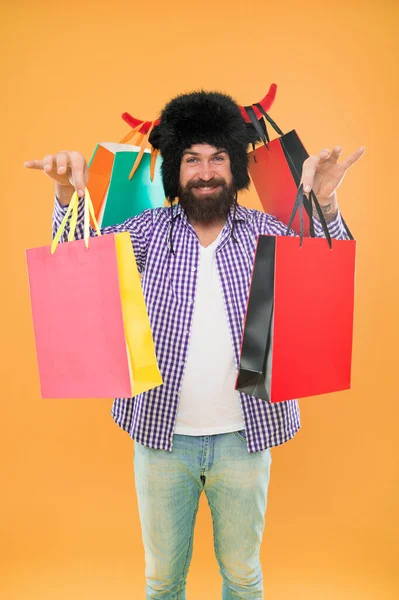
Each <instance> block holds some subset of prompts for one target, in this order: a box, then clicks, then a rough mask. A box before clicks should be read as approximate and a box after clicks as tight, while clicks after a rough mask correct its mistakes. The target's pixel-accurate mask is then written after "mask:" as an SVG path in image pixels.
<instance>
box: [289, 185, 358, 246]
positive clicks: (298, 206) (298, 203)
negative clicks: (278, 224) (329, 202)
mask: <svg viewBox="0 0 399 600" xmlns="http://www.w3.org/2000/svg"><path fill="white" fill-rule="evenodd" d="M304 197H306V196H305V194H304V192H303V183H301V185H300V186H299V188H298V192H297V195H296V198H295V203H294V208H293V209H292V213H291V216H290V218H289V221H288V225H287V231H286V232H285V235H289V232H290V229H291V226H292V222H293V220H294V218H295V215H296V213H297V211H298V210H299V246H300V247H302V242H303V208H304V204H303V200H304ZM309 201H310V206H311V207H312V201H313V202H314V205H315V207H316V210H317V214H318V216H319V219H320V223H321V226H322V228H323V232H324V235H325V236H326V239H327V242H328V245H329V246H330V249H331V250H332V240H331V235H330V232H329V230H328V226H327V222H326V219H325V217H324V215H323V211H322V210H321V207H320V204H319V201H318V200H317V197H316V194H315V193H314V191H313V190H311V191H310V193H309ZM308 217H309V222H310V237H313V238H314V237H316V233H315V230H314V224H313V218H312V213H311V214H310V215H309V214H308ZM352 239H353V238H352Z"/></svg>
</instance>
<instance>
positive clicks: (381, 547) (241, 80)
mask: <svg viewBox="0 0 399 600" xmlns="http://www.w3.org/2000/svg"><path fill="white" fill-rule="evenodd" d="M0 23H1V35H0V45H1V58H0V61H1V73H2V82H1V95H0V102H1V108H2V110H1V121H2V125H1V171H2V176H1V185H2V190H1V194H0V197H1V217H2V221H1V223H2V225H1V244H2V248H1V275H2V285H1V289H2V294H1V300H0V302H1V304H0V307H1V323H0V324H1V361H0V363H1V384H2V389H1V433H0V440H1V480H0V485H1V493H0V520H1V525H0V526H1V531H0V551H1V558H0V564H1V577H0V596H1V598H4V599H5V600H11V599H18V600H28V599H29V600H36V599H40V600H42V599H47V598H49V599H50V598H51V600H65V599H67V598H68V599H71V598H77V599H79V600H80V599H82V600H94V599H95V600H114V599H115V598H117V599H118V600H128V599H130V600H131V599H132V598H133V599H138V600H140V599H142V598H144V592H143V589H144V559H143V549H142V544H141V538H140V526H139V520H138V514H137V505H136V498H135V490H134V483H133V473H132V443H131V440H130V439H129V437H128V436H127V434H125V433H123V432H121V431H120V430H119V429H118V428H117V427H116V426H115V425H114V424H113V421H112V419H111V417H110V416H109V410H110V407H111V401H107V400H105V401H104V400H79V401H78V400H57V401H55V400H54V401H52V400H42V399H41V398H40V392H39V381H38V373H37V366H36V358H35V349H34V339H33V330H32V322H31V315H30V305H29V296H28V284H27V275H26V268H25V256H24V250H25V248H28V247H34V246H39V245H44V244H47V243H49V241H50V236H51V229H50V224H51V212H52V194H53V187H52V184H51V182H50V180H49V179H48V178H47V177H46V176H45V175H44V174H42V173H39V172H31V171H28V170H26V169H24V167H23V161H24V160H27V159H31V158H41V157H43V156H44V155H45V154H46V153H49V152H50V153H55V152H57V151H59V150H61V149H76V150H79V151H81V152H82V153H84V154H85V156H86V157H87V158H89V157H90V155H91V152H92V151H93V149H94V147H95V144H96V143H97V142H99V141H118V140H119V139H121V138H122V137H123V136H124V135H125V134H126V133H127V131H128V126H127V125H126V124H125V123H124V122H123V121H122V120H121V118H120V115H121V113H122V112H124V111H129V112H130V113H131V114H133V115H135V116H137V117H141V118H146V119H150V118H152V117H154V116H156V115H157V113H158V111H159V110H160V109H161V107H162V106H163V105H164V103H165V102H166V101H167V100H168V99H170V98H171V97H172V96H173V95H175V94H176V93H179V92H183V91H189V90H192V89H198V88H200V87H204V88H206V89H219V90H222V91H227V92H229V93H231V94H232V95H233V96H234V97H235V98H236V99H237V100H238V102H239V103H240V104H247V103H250V102H254V101H257V100H259V99H260V98H261V97H263V95H264V94H265V92H266V91H267V89H268V87H269V84H270V83H271V82H276V83H277V84H278V86H279V89H278V94H277V99H276V102H275V106H274V107H273V109H272V111H271V114H272V116H273V117H274V118H275V120H276V121H277V123H278V124H279V125H280V127H282V128H283V130H289V129H291V128H293V127H295V128H296V129H297V131H298V132H299V134H300V136H301V138H302V140H303V142H304V143H305V145H306V147H307V149H308V150H309V152H310V153H315V152H318V151H319V149H320V148H322V147H325V146H327V147H332V146H333V145H335V144H341V145H342V146H343V148H344V156H347V155H348V154H349V153H351V152H353V151H354V150H355V149H356V148H357V147H358V146H360V145H365V146H366V147H367V152H366V154H365V156H364V157H363V158H362V159H361V161H360V162H359V163H358V164H357V165H356V166H355V167H353V169H352V170H351V171H350V172H349V173H348V175H347V177H346V179H345V181H344V183H343V185H342V187H341V189H340V193H339V200H340V205H341V208H342V211H343V213H344V216H345V218H346V220H347V222H348V223H349V225H350V227H351V229H352V230H353V233H354V235H355V237H356V239H357V242H358V261H357V288H356V315H355V336H354V353H353V382H352V383H353V388H352V390H351V391H347V392H342V393H339V394H334V395H331V396H323V397H316V398H310V399H305V400H302V401H301V403H300V404H301V410H302V424H303V428H302V430H301V432H300V433H299V434H298V436H297V437H296V438H295V440H294V441H291V442H289V443H287V444H286V445H284V446H281V447H279V448H276V449H274V450H273V465H272V478H271V487H270V495H269V507H268V514H267V525H266V531H265V536H264V543H263V548H262V562H263V567H264V577H265V598H268V599H273V600H286V599H290V600H291V599H295V600H296V599H306V600H315V599H318V600H320V599H323V600H330V599H331V600H336V599H339V600H356V599H362V600H371V599H373V600H374V599H378V600H388V599H389V600H391V599H394V598H398V597H399V568H398V533H399V532H398V529H399V528H398V501H399V489H398V464H399V461H398V444H397V437H398V434H397V429H398V418H399V407H398V400H399V399H398V389H397V373H398V366H397V365H398V341H397V340H398V334H399V330H398V317H397V306H398V251H397V244H398V240H397V235H396V232H397V229H398V216H397V215H398V198H397V196H398V192H397V189H398V185H397V176H398V166H397V165H398V159H397V144H396V140H397V133H398V130H397V122H398V111H397V101H398V58H399V57H398V46H397V42H396V39H397V27H398V5H397V3H396V2H394V1H393V0H392V1H389V2H388V1H385V2H384V1H382V2H377V1H374V2H367V1H365V2H355V1H354V0H348V1H345V2H341V1H338V2H334V3H331V2H330V3H329V2H310V1H306V0H305V1H304V2H299V1H298V0H282V1H281V2H268V3H266V2H264V1H258V2H256V1H254V0H245V1H242V2H241V1H238V0H230V1H225V0H220V1H217V0H215V1H214V2H209V1H202V2H183V1H175V0H171V1H170V2H160V1H159V0H155V2H144V1H140V2H137V1H136V2H135V1H134V0H133V1H130V2H127V1H125V2H121V1H119V0H113V1H112V2H101V1H99V2H98V1H97V2H81V1H77V0H70V1H69V2H65V3H61V2H59V3H56V2H46V3H45V2H42V1H40V0H39V1H38V2H27V1H25V2H22V1H18V0H16V1H15V2H14V3H11V2H8V3H5V2H3V3H2V6H1V14H0ZM250 194H252V196H249V195H247V196H246V197H244V198H243V202H247V201H249V199H252V200H253V199H254V197H255V196H254V195H253V192H251V193H250ZM77 310H79V307H78V306H76V307H71V312H70V314H69V315H63V316H60V318H65V319H72V318H73V312H74V311H77ZM60 344H62V340H60ZM220 588H221V584H220V579H219V575H218V570H217V565H216V562H215V559H214V557H213V550H212V533H211V521H210V517H209V512H208V509H207V506H206V503H205V500H204V499H203V501H202V503H201V507H200V513H199V516H198V521H197V527H196V534H195V547H194V558H193V562H192V566H191V570H190V573H189V579H188V600H200V599H201V600H203V599H205V600H214V599H215V600H217V599H218V598H220Z"/></svg>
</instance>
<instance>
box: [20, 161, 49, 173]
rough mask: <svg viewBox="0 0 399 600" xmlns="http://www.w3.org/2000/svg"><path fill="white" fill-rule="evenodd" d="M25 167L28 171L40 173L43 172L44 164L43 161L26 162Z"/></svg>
mask: <svg viewBox="0 0 399 600" xmlns="http://www.w3.org/2000/svg"><path fill="white" fill-rule="evenodd" d="M24 167H26V168H27V169H39V170H40V171H43V168H44V162H43V161H42V160H26V161H25V162H24Z"/></svg>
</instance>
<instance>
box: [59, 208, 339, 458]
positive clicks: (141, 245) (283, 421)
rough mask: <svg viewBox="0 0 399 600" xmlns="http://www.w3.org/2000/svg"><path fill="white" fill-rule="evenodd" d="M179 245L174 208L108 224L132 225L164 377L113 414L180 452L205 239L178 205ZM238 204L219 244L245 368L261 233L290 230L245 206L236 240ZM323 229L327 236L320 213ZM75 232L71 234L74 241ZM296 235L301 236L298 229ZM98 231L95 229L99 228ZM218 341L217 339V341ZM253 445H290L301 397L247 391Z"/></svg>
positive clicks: (147, 442)
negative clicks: (275, 398) (178, 428)
mask: <svg viewBox="0 0 399 600" xmlns="http://www.w3.org/2000/svg"><path fill="white" fill-rule="evenodd" d="M65 213H66V208H63V207H62V206H61V205H60V204H59V203H58V201H57V200H56V202H55V208H54V214H53V235H54V234H55V232H56V230H57V229H58V227H59V225H60V223H61V221H62V218H63V217H64V215H65ZM173 215H174V220H173V248H174V252H175V253H174V254H172V253H171V252H170V247H169V236H170V225H171V210H170V208H158V209H154V210H146V211H144V212H143V213H141V214H140V215H138V216H136V217H133V218H131V219H128V220H127V221H126V222H125V223H123V224H121V225H115V226H112V227H106V228H104V229H102V233H104V234H107V233H119V232H122V231H128V232H129V233H130V236H131V240H132V244H133V249H134V254H135V257H136V262H137V267H138V270H139V272H140V273H141V274H142V287H143V292H144V298H145V301H146V305H147V310H148V315H149V319H150V323H151V329H152V333H153V338H154V344H155V351H156V356H157V360H158V365H159V369H160V371H161V374H162V378H163V381H164V384H163V385H161V386H159V387H157V388H155V389H152V390H150V391H148V392H144V393H142V394H139V395H137V396H135V397H134V398H116V399H115V401H114V403H113V406H112V411H111V414H112V416H113V418H114V420H115V422H116V423H117V424H118V425H119V426H120V427H121V428H122V429H124V430H125V431H127V432H128V433H129V434H130V436H131V437H132V438H133V439H134V440H135V441H137V442H139V443H141V444H143V445H144V446H148V447H150V448H159V449H163V450H168V451H172V448H173V432H174V427H175V421H176V413H177V405H178V401H179V392H180V388H181V384H182V379H183V374H184V368H185V363H186V360H187V350H188V346H189V341H190V329H191V323H192V319H193V311H194V303H195V289H196V282H197V270H198V263H199V240H198V237H197V235H196V233H195V231H194V229H193V228H192V226H191V225H190V223H189V222H188V220H187V217H186V215H185V213H184V210H182V208H181V207H180V206H179V205H177V206H176V207H174V212H173ZM232 218H233V212H232V210H231V212H230V214H229V216H228V219H227V222H226V224H225V226H224V229H223V231H222V235H221V239H220V243H219V245H218V247H217V249H216V263H217V268H218V271H219V275H220V281H221V285H222V290H223V296H224V301H225V306H226V316H227V319H228V323H229V327H230V331H231V336H232V342H233V347H234V355H235V360H236V365H237V369H238V365H239V358H240V349H241V337H242V332H243V323H244V317H245V313H246V307H247V300H248V293H249V287H250V282H251V274H252V265H253V261H254V256H255V249H256V243H257V238H258V235H259V234H271V235H284V234H285V232H286V229H287V228H286V225H283V224H282V223H281V222H279V221H278V220H277V219H276V218H274V217H272V216H271V215H268V214H265V213H262V212H259V211H257V210H248V209H246V208H244V207H243V206H238V208H237V211H236V217H235V230H234V235H235V237H236V239H237V241H238V243H235V242H234V240H233V239H232V237H231V228H232ZM314 223H315V230H316V235H317V236H318V237H322V236H323V231H322V228H321V225H320V223H319V221H318V220H317V219H314ZM329 230H330V233H331V236H332V237H334V238H337V239H347V235H346V233H345V231H344V227H343V224H342V220H341V217H340V215H338V217H337V218H336V219H335V220H334V221H333V222H332V223H330V225H329ZM67 234H68V231H65V233H64V235H63V240H62V241H66V239H67ZM291 234H292V235H295V234H294V233H293V232H291ZM91 235H94V232H91ZM82 237H83V206H82V203H80V205H79V218H78V226H77V233H76V238H77V239H78V238H80V239H81V238H82ZM209 343H210V344H211V343H212V340H209ZM240 398H241V407H242V413H243V418H244V422H245V429H246V437H247V445H248V450H249V452H257V451H260V450H264V449H265V448H270V447H272V446H277V445H279V444H283V443H284V442H286V441H288V440H289V439H291V438H292V437H293V436H294V435H295V434H296V432H297V431H298V430H299V428H300V416H299V407H298V402H297V400H289V401H286V402H280V403H276V404H269V403H268V402H265V401H264V400H260V399H258V398H255V397H253V396H248V395H246V394H243V393H240Z"/></svg>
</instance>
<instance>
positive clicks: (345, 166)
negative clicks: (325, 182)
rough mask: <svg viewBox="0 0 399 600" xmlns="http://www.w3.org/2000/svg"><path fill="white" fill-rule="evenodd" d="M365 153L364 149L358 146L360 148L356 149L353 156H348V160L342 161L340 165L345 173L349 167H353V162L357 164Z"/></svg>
mask: <svg viewBox="0 0 399 600" xmlns="http://www.w3.org/2000/svg"><path fill="white" fill-rule="evenodd" d="M365 152H366V148H365V147H364V146H360V148H358V149H357V150H356V151H355V152H354V153H353V154H351V155H350V156H348V158H347V159H346V160H344V161H343V163H341V166H342V168H343V169H345V171H346V170H347V169H349V167H351V166H352V165H354V164H355V162H357V161H358V160H359V158H361V157H362V156H363V154H364V153H365Z"/></svg>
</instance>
